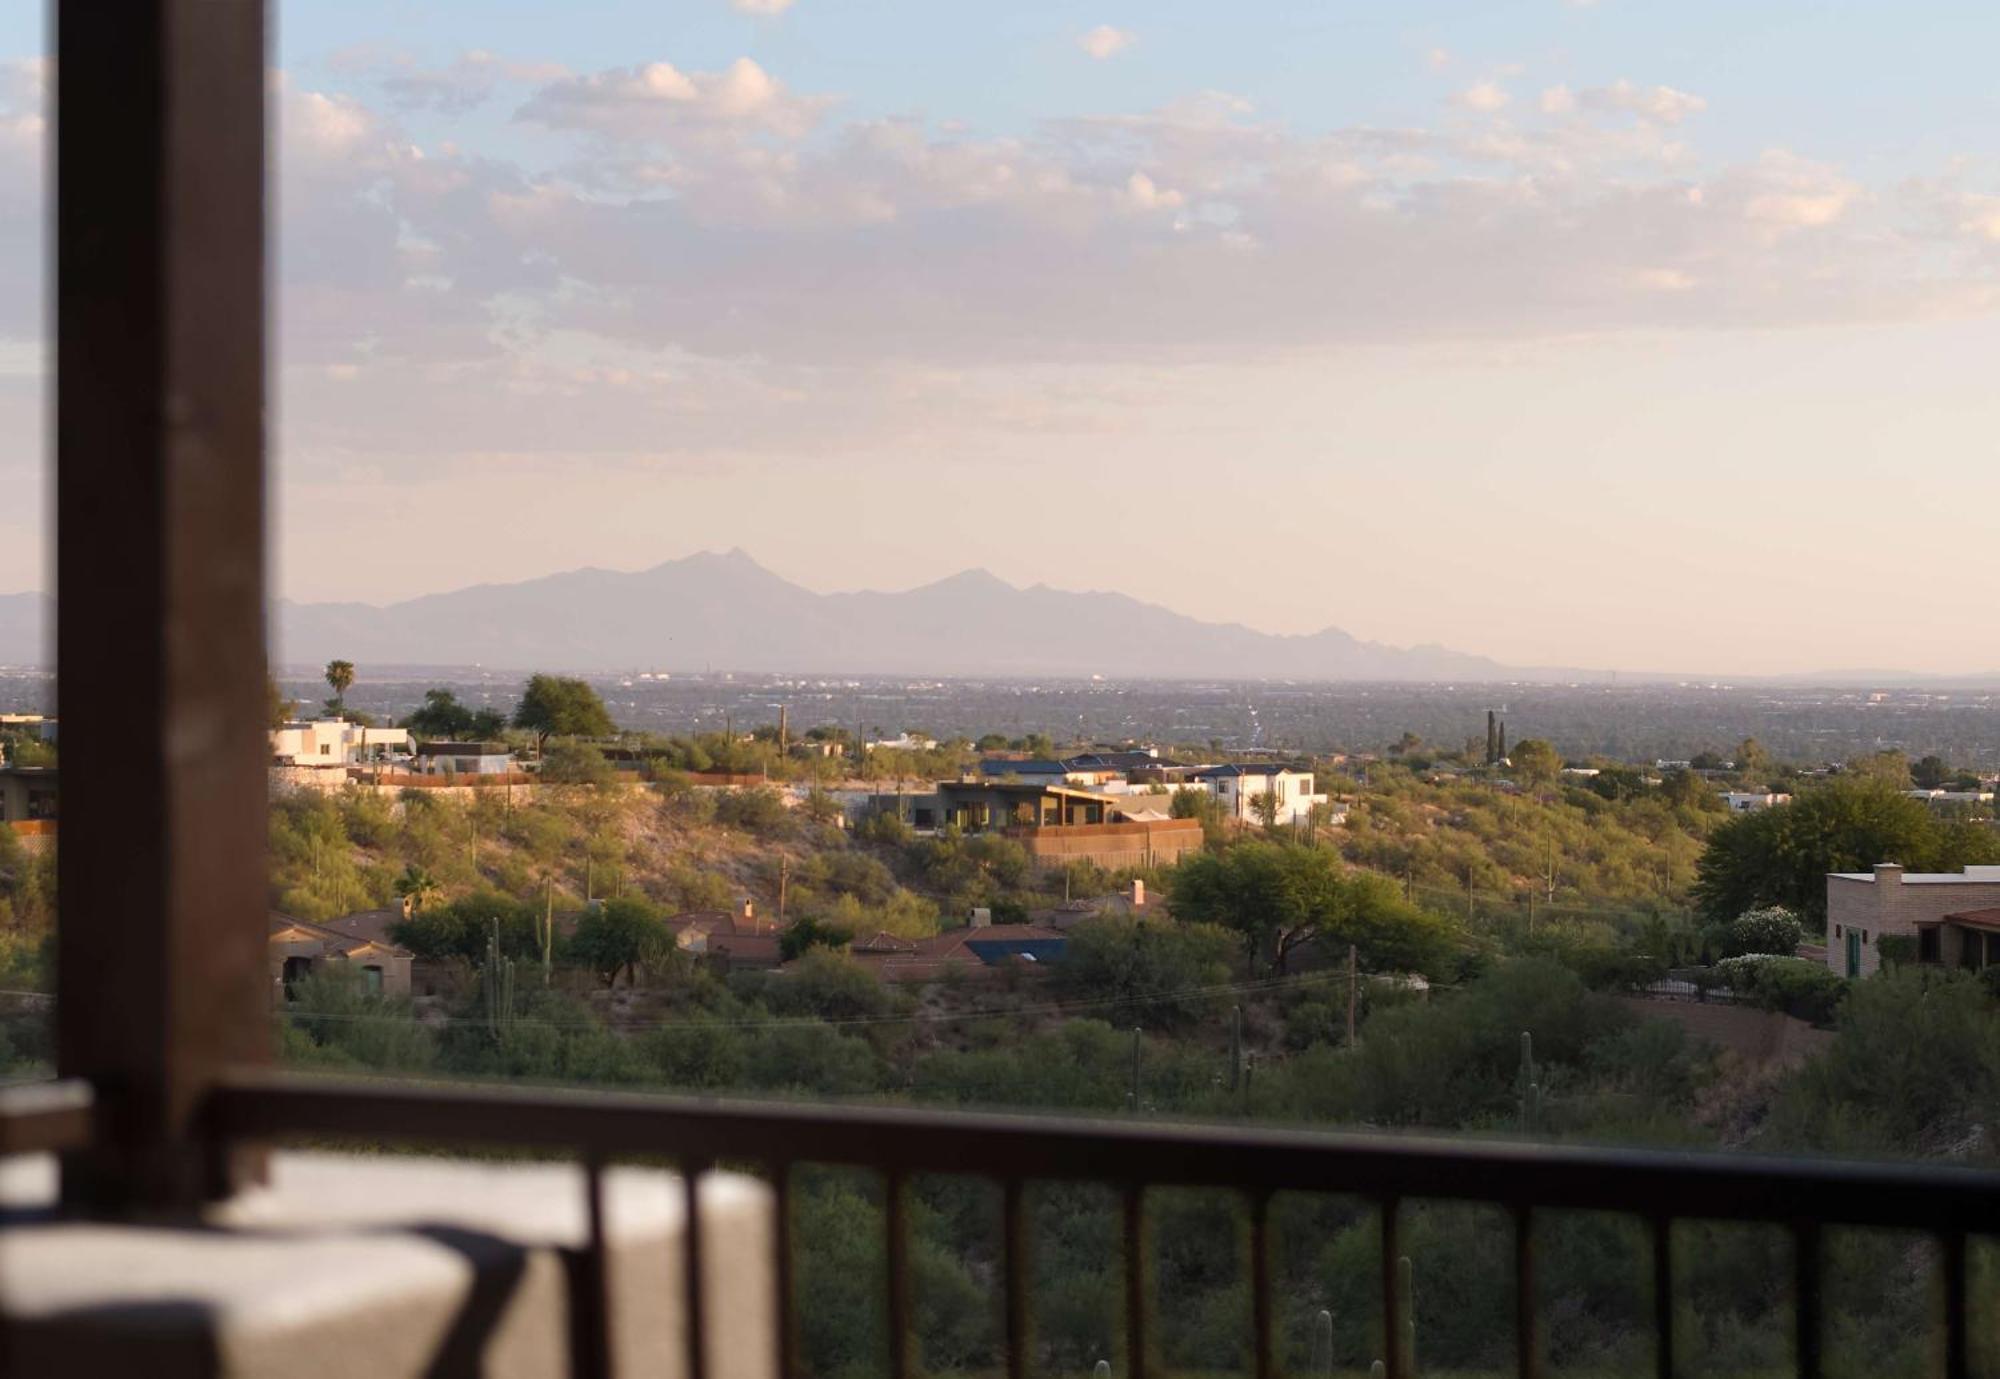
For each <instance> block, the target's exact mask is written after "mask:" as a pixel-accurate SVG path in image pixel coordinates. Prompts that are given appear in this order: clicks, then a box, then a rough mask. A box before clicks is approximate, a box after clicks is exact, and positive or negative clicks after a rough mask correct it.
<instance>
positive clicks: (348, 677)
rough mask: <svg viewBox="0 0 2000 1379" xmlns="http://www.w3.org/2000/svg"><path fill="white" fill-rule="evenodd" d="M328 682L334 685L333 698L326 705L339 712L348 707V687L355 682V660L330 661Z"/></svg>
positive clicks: (327, 666)
mask: <svg viewBox="0 0 2000 1379" xmlns="http://www.w3.org/2000/svg"><path fill="white" fill-rule="evenodd" d="M326 682H327V684H329V685H331V686H333V698H331V699H329V700H327V701H326V706H327V707H328V708H329V709H332V710H333V711H334V713H335V714H339V713H341V712H342V711H344V710H345V709H346V708H347V687H348V686H349V685H351V684H353V683H354V662H352V661H328V662H327V663H326Z"/></svg>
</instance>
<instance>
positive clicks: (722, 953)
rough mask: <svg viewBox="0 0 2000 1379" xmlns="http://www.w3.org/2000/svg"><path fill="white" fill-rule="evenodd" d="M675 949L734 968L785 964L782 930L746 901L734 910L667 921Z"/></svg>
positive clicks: (695, 912) (703, 912)
mask: <svg viewBox="0 0 2000 1379" xmlns="http://www.w3.org/2000/svg"><path fill="white" fill-rule="evenodd" d="M667 932H668V933H670V934H672V935H673V936H674V946H675V947H677V948H679V949H680V950H681V951H682V952H684V953H691V954H693V955H695V956H696V957H702V958H714V959H717V960H718V961H721V962H723V963H725V964H726V965H727V966H730V967H776V966H777V965H778V964H779V962H780V961H782V955H781V953H780V951H779V932H778V926H777V925H776V924H774V923H773V922H772V921H771V920H770V919H768V918H766V917H764V916H762V915H759V914H758V913H757V905H756V902H755V901H753V900H750V899H749V898H747V897H746V898H745V899H743V900H742V901H740V902H739V903H738V904H737V906H736V908H735V909H733V910H690V911H689V912H687V913H686V914H678V915H675V916H673V917H672V918H671V919H669V920H667Z"/></svg>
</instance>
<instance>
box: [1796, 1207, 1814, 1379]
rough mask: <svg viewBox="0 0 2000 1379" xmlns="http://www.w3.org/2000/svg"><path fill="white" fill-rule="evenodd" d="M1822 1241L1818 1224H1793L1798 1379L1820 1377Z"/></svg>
mask: <svg viewBox="0 0 2000 1379" xmlns="http://www.w3.org/2000/svg"><path fill="white" fill-rule="evenodd" d="M1820 1262H1821V1261H1820V1238H1819V1223H1818V1222H1816V1221H1794V1222H1793V1223H1792V1271H1793V1278H1794V1280H1795V1281H1794V1283H1793V1299H1792V1311H1793V1319H1794V1321H1795V1323H1796V1325H1797V1332H1798V1334H1797V1338H1796V1340H1795V1341H1794V1342H1793V1354H1794V1357H1795V1359H1796V1361H1797V1366H1798V1375H1799V1379H1819V1374H1820V1339H1821V1336H1820V1322H1821V1314H1820Z"/></svg>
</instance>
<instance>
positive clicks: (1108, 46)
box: [1076, 24, 1138, 62]
mask: <svg viewBox="0 0 2000 1379" xmlns="http://www.w3.org/2000/svg"><path fill="white" fill-rule="evenodd" d="M1137 37H1138V35H1137V34H1135V33H1133V32H1132V31H1131V30H1130V29H1116V28H1113V27H1112V26H1111V25H1109V24H1099V25H1098V26H1097V27H1096V28H1094V29H1092V30H1090V31H1089V32H1088V33H1085V34H1082V35H1080V36H1079V37H1078V38H1077V40H1076V46H1077V47H1079V48H1081V49H1083V51H1084V52H1086V53H1088V54H1090V56H1092V57H1094V58H1096V59H1097V60H1098V61H1099V62H1102V61H1104V60H1105V59H1106V58H1108V57H1115V56H1116V55H1117V54H1119V53H1122V52H1124V51H1125V50H1126V49H1127V48H1129V47H1131V46H1132V43H1133V41H1134V40H1135V39H1136V38H1137Z"/></svg>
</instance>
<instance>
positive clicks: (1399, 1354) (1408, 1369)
mask: <svg viewBox="0 0 2000 1379" xmlns="http://www.w3.org/2000/svg"><path fill="white" fill-rule="evenodd" d="M1396 1304H1397V1306H1398V1308H1399V1309H1400V1310H1401V1313H1402V1318H1403V1325H1402V1334H1401V1335H1399V1336H1398V1337H1397V1338H1396V1372H1397V1373H1398V1374H1399V1375H1401V1376H1402V1379H1416V1374H1417V1286H1416V1274H1415V1270H1413V1269H1412V1268H1411V1266H1410V1257H1409V1256H1408V1255H1404V1256H1402V1257H1401V1258H1400V1259H1398V1260H1397V1261H1396Z"/></svg>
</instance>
